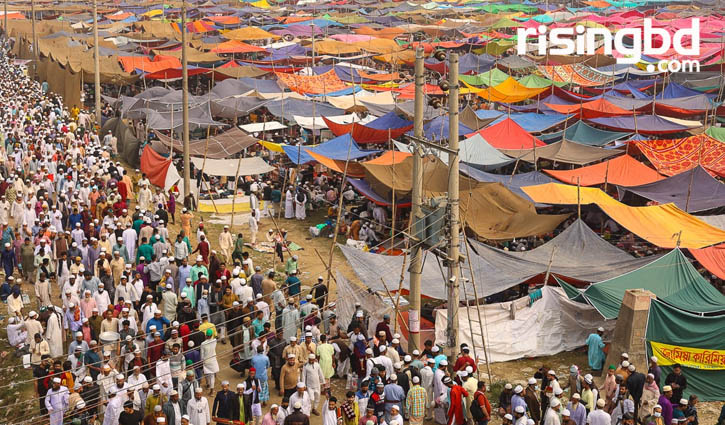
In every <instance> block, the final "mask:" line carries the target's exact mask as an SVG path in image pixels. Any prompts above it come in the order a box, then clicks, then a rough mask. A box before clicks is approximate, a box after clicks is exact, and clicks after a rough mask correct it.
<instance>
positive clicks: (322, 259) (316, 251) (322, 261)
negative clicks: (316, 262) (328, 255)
mask: <svg viewBox="0 0 725 425" xmlns="http://www.w3.org/2000/svg"><path fill="white" fill-rule="evenodd" d="M315 254H317V258H319V259H320V262H321V263H322V265H323V266H325V270H330V266H328V265H327V263H326V262H325V259H324V258H322V254H320V251H318V250H317V248H315ZM330 277H331V278H332V280H334V281H335V284H337V279H335V276H334V275H330Z"/></svg>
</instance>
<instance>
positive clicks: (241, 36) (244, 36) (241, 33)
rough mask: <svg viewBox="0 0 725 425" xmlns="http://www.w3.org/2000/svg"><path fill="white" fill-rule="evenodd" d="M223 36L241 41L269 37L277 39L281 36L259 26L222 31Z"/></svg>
mask: <svg viewBox="0 0 725 425" xmlns="http://www.w3.org/2000/svg"><path fill="white" fill-rule="evenodd" d="M222 37H224V38H226V39H227V40H241V41H248V40H266V39H268V38H271V39H273V40H277V39H278V38H280V36H278V35H276V34H272V33H271V32H267V31H265V30H263V29H261V28H257V27H243V28H237V29H235V30H232V31H227V32H225V33H222Z"/></svg>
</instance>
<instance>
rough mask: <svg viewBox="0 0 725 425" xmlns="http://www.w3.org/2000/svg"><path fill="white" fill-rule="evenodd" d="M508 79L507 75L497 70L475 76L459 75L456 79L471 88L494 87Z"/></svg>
mask: <svg viewBox="0 0 725 425" xmlns="http://www.w3.org/2000/svg"><path fill="white" fill-rule="evenodd" d="M507 78H509V75H508V74H507V73H505V72H503V71H501V70H500V69H498V68H493V69H491V70H490V71H486V72H483V73H481V74H476V75H459V76H458V79H459V80H461V81H463V82H464V83H467V84H470V85H472V86H487V87H495V86H497V85H499V84H501V83H503V82H504V81H506V79H507Z"/></svg>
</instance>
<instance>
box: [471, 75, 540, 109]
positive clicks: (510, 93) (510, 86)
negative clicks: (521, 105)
mask: <svg viewBox="0 0 725 425" xmlns="http://www.w3.org/2000/svg"><path fill="white" fill-rule="evenodd" d="M546 90H547V88H546V87H543V88H538V89H530V88H528V87H526V86H524V85H522V84H521V83H519V82H518V81H516V80H515V79H514V78H513V77H509V78H507V79H506V80H504V81H503V82H502V83H501V84H499V85H497V86H494V87H487V88H485V89H479V90H476V91H475V93H476V94H477V95H479V96H481V97H482V98H484V99H486V100H487V101H489V102H506V103H516V102H521V101H522V100H526V99H531V98H532V97H535V96H537V95H539V94H541V93H543V92H544V91H546Z"/></svg>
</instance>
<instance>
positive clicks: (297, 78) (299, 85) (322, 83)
mask: <svg viewBox="0 0 725 425" xmlns="http://www.w3.org/2000/svg"><path fill="white" fill-rule="evenodd" d="M276 75H277V78H278V79H279V81H281V82H283V83H284V84H285V85H286V86H287V87H289V88H290V90H293V91H296V92H297V93H302V94H326V93H333V92H337V91H341V90H344V89H345V88H347V86H346V85H345V83H344V82H343V81H342V80H340V78H338V76H337V74H336V73H335V71H328V72H325V73H324V74H320V75H309V76H308V75H296V74H280V73H277V74H276Z"/></svg>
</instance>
